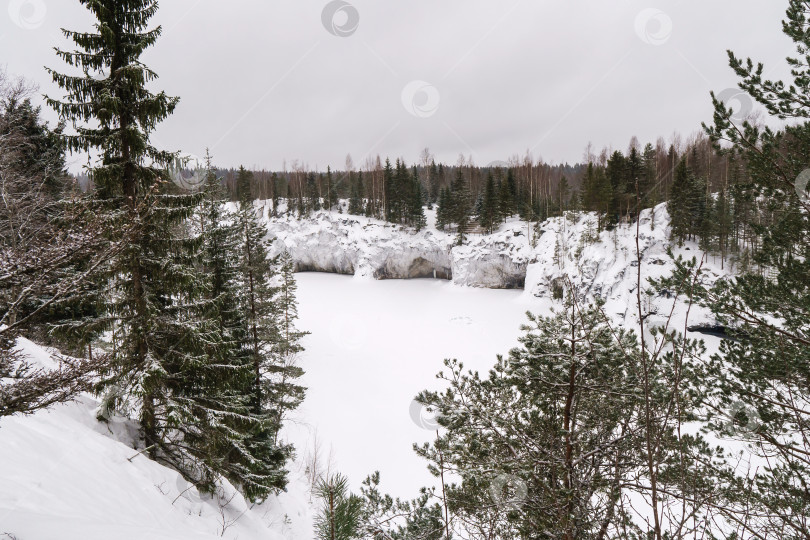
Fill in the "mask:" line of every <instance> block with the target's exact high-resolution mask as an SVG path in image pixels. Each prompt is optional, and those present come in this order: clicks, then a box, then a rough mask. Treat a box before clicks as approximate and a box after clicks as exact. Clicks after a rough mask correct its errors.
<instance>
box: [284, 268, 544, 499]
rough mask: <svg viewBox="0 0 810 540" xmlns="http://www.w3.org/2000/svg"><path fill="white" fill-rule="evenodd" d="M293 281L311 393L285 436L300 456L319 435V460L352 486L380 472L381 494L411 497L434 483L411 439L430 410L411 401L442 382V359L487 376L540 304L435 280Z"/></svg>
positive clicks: (425, 430)
mask: <svg viewBox="0 0 810 540" xmlns="http://www.w3.org/2000/svg"><path fill="white" fill-rule="evenodd" d="M296 277H297V280H298V297H299V301H300V306H299V309H300V316H301V324H300V327H301V328H302V329H306V330H308V331H309V332H311V335H310V336H307V338H306V339H305V340H304V346H305V347H306V351H305V352H304V354H303V355H302V357H301V363H300V365H301V367H303V368H304V369H305V370H306V372H307V373H306V375H305V377H304V385H305V386H306V387H307V388H308V390H307V398H306V400H305V402H304V404H303V406H302V407H301V408H300V409H299V410H298V412H297V414H296V415H295V421H294V422H290V424H289V425H288V428H287V434H288V436H289V438H290V440H292V441H293V442H294V443H295V445H296V448H298V449H299V454H300V455H301V457H302V458H306V456H307V454H309V455H311V454H312V451H313V445H314V444H315V442H316V439H317V441H318V442H319V443H320V445H321V449H320V450H321V458H322V460H323V462H324V464H325V465H326V464H327V463H328V461H329V455H330V453H331V455H332V462H333V463H332V470H333V471H340V472H342V473H344V474H346V475H347V476H348V477H349V479H350V481H351V483H352V485H353V486H354V487H355V488H359V485H360V483H361V482H362V480H363V479H365V477H366V476H367V475H368V474H371V473H373V472H374V471H375V470H379V471H380V473H381V480H382V481H381V487H382V488H383V489H384V490H386V491H389V492H391V494H392V495H397V496H401V497H415V496H416V495H418V489H419V488H420V487H422V486H427V485H433V483H434V481H433V478H432V477H431V475H430V474H429V473H428V472H427V469H426V467H425V463H424V462H423V461H422V460H421V459H420V458H418V457H417V456H416V454H414V452H413V449H412V445H413V443H415V442H418V443H420V444H421V443H423V442H426V441H428V440H429V439H431V438H435V431H432V430H431V429H430V428H431V426H432V425H433V424H432V423H431V420H432V418H431V415H430V414H429V413H427V412H426V411H421V409H420V408H419V407H418V406H414V407H413V409H412V401H413V398H414V397H415V396H416V394H418V393H419V392H420V391H421V390H424V389H428V388H429V389H438V388H440V386H438V385H439V382H440V381H437V380H436V378H435V375H436V373H438V372H439V371H441V370H442V368H443V365H442V361H443V360H444V359H445V358H458V359H459V360H462V361H463V362H464V364H465V366H468V367H470V368H472V369H477V370H481V371H482V372H486V370H487V369H489V367H491V366H492V365H493V364H494V363H495V355H496V354H500V353H506V352H507V351H508V350H509V349H510V348H512V347H513V346H515V345H517V337H518V335H519V334H520V325H521V324H523V323H524V322H525V321H526V318H525V312H526V310H527V309H535V308H539V307H540V305H541V303H542V302H541V301H540V300H538V299H534V300H533V299H531V298H529V297H526V296H524V295H522V294H521V292H520V291H501V290H488V289H470V288H465V287H458V286H455V285H453V284H451V283H449V282H446V281H439V280H433V279H419V280H407V281H406V280H387V281H374V280H370V279H363V278H352V277H349V276H340V275H329V274H322V273H302V274H297V276H296ZM420 412H422V413H423V414H421V415H420ZM414 417H415V418H416V421H415V420H414ZM420 417H421V418H422V419H423V423H422V426H421V427H420V425H418V423H417V422H418V421H419V419H420Z"/></svg>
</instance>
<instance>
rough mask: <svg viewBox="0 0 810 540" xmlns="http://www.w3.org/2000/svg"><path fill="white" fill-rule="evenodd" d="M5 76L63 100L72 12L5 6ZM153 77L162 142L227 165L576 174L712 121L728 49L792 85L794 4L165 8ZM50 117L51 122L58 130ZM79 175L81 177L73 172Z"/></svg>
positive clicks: (87, 21)
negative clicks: (420, 164) (421, 161)
mask: <svg viewBox="0 0 810 540" xmlns="http://www.w3.org/2000/svg"><path fill="white" fill-rule="evenodd" d="M4 3H5V4H6V5H7V8H8V9H7V12H5V13H2V12H0V65H3V64H5V66H6V69H7V71H9V72H10V73H12V74H17V75H25V76H26V77H28V78H29V79H31V80H33V81H35V82H37V83H39V84H40V86H41V89H42V91H43V92H47V93H49V94H51V95H54V96H60V95H61V94H60V92H59V90H57V89H55V88H53V86H52V85H51V84H50V81H49V80H48V79H47V76H46V73H45V71H44V69H43V66H45V65H47V66H49V67H54V68H60V69H62V68H63V66H62V65H61V64H60V61H59V60H58V59H57V58H56V57H55V56H54V54H53V51H52V47H53V46H56V45H62V46H63V45H64V44H65V42H64V40H63V39H62V37H61V35H60V32H59V28H60V27H65V28H69V29H82V30H84V29H87V30H89V29H90V28H91V24H92V19H91V18H90V16H89V14H88V13H87V11H86V10H85V9H84V8H83V7H82V6H81V5H80V4H79V2H78V1H75V0H4ZM160 4H161V9H160V12H159V14H158V15H157V16H156V17H155V19H154V22H155V24H160V25H162V26H163V37H162V38H161V39H160V40H159V41H158V43H157V45H156V46H155V47H154V48H153V49H151V50H150V51H149V52H148V53H147V54H146V55H145V56H144V58H143V59H144V61H145V62H146V63H147V65H149V66H150V67H152V68H153V69H154V70H155V71H157V72H158V74H159V75H160V79H159V81H158V82H157V85H156V86H155V89H164V90H166V91H167V92H168V93H170V94H172V95H178V96H180V97H181V101H180V105H179V107H178V109H177V111H176V113H175V114H174V116H173V117H171V119H169V120H168V121H166V122H165V123H164V124H163V125H162V126H161V127H160V128H159V129H158V131H157V133H156V134H155V137H154V142H155V143H156V144H157V145H159V146H160V147H162V148H165V149H167V150H182V151H184V152H189V153H192V154H197V155H201V154H204V152H205V148H206V147H211V149H212V153H213V154H214V157H215V161H216V163H217V164H218V165H220V166H238V165H240V164H244V165H245V166H248V167H256V168H271V169H280V168H281V167H282V165H283V163H284V162H285V160H286V163H287V165H288V166H289V165H290V164H291V163H292V161H293V160H299V161H301V162H305V163H307V164H308V165H309V166H310V167H312V168H318V169H321V170H323V169H325V168H326V166H327V165H332V167H333V168H342V167H343V163H344V161H345V156H346V154H347V153H350V154H351V155H352V157H353V158H354V162H355V164H358V165H359V164H361V163H362V162H363V161H364V159H365V158H366V157H367V156H370V155H376V154H380V155H382V156H386V155H387V156H391V157H394V156H400V157H404V158H405V159H406V160H407V161H408V162H413V161H415V160H416V159H417V158H418V157H419V154H420V151H421V150H422V149H423V148H425V147H429V148H430V149H431V151H432V152H433V153H434V154H435V155H436V157H437V159H441V160H442V161H445V162H450V163H455V162H456V160H457V157H458V155H459V153H463V154H465V155H472V157H473V159H474V161H475V163H476V164H478V165H485V164H487V163H489V162H491V161H494V160H505V159H507V158H509V157H510V156H512V155H515V154H521V155H523V154H525V152H526V151H527V150H529V151H531V152H532V154H533V156H534V158H535V159H538V158H541V157H542V158H543V159H544V160H546V161H548V162H553V163H560V162H565V161H568V162H575V161H578V160H580V159H581V156H582V155H583V150H584V148H585V145H586V144H587V143H588V142H589V141H591V142H592V143H593V144H594V146H595V147H597V148H600V147H602V146H612V147H614V148H619V149H625V148H626V147H627V144H628V142H629V140H630V137H631V136H633V135H636V136H638V138H639V139H640V140H641V142H642V143H645V142H648V141H650V142H654V141H655V139H656V138H658V137H659V136H664V137H665V138H666V139H668V140H669V138H670V137H671V135H672V134H673V132H675V131H678V132H680V133H682V134H683V135H684V136H688V135H689V134H692V133H694V132H695V131H696V130H698V129H699V127H700V122H701V121H707V120H710V119H711V112H712V109H711V102H710V98H709V91H710V90H715V91H716V92H720V91H723V90H725V89H727V88H731V87H734V86H735V81H736V79H735V77H734V74H733V73H732V72H731V71H730V70H729V68H728V65H727V64H728V62H727V57H726V52H725V51H726V49H729V48H730V49H732V50H734V51H736V52H737V53H739V54H741V55H745V56H753V57H754V59H756V60H761V61H764V62H765V63H766V65H767V66H769V67H770V70H769V72H768V75H771V76H783V75H784V73H785V70H784V68H783V65H784V62H783V59H784V57H785V56H787V55H788V54H790V53H792V51H793V49H792V46H791V43H790V41H789V40H788V39H787V38H786V37H785V36H783V35H782V34H781V23H780V21H781V20H782V18H783V16H784V10H785V8H786V7H787V2H786V1H785V0H756V1H754V0H706V1H701V2H697V1H694V0H693V1H687V0H681V1H666V0H661V1H655V0H653V1H648V0H639V1H636V0H572V1H562V0H554V1H549V0H499V1H495V0H490V1H477V0H408V1H404V0H400V1H382V0H351V2H345V1H342V0H338V1H337V2H327V1H324V0H283V1H282V0H229V1H223V0H162V1H161V3H160ZM48 117H49V118H52V117H53V115H52V113H48ZM74 168H75V165H74Z"/></svg>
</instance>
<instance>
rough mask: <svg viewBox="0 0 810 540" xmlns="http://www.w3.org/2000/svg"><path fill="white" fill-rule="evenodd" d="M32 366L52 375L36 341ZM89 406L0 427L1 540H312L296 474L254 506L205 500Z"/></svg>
mask: <svg viewBox="0 0 810 540" xmlns="http://www.w3.org/2000/svg"><path fill="white" fill-rule="evenodd" d="M19 345H20V347H21V349H22V350H23V351H24V352H25V354H26V355H27V356H28V359H29V361H30V362H32V363H35V364H39V365H42V366H48V367H51V366H52V361H51V359H50V355H49V353H48V352H47V351H46V350H44V349H42V348H40V347H38V346H37V345H35V344H33V343H31V342H30V341H27V340H24V339H22V340H20V342H19ZM97 407H98V402H97V401H96V400H95V399H93V398H91V397H89V396H82V397H81V398H80V399H79V400H78V401H77V402H76V403H70V404H65V405H60V406H57V407H54V408H52V409H51V410H49V411H45V412H39V413H37V414H35V415H33V416H27V417H21V416H14V417H10V418H3V419H2V420H0V538H16V539H18V540H50V539H57V538H58V539H60V540H74V539H75V540H96V539H98V540H109V539H112V538H115V539H118V540H146V539H149V540H163V539H165V540H187V539H188V540H192V539H193V540H203V539H212V540H213V539H214V538H232V539H236V538H239V539H240V540H248V539H257V540H258V539H281V538H296V539H298V538H301V539H305V538H309V537H310V535H311V517H310V510H309V504H308V491H307V490H308V488H307V483H306V481H305V479H304V478H303V475H302V474H301V473H300V472H299V471H298V466H297V465H296V464H292V466H293V471H292V473H291V482H290V486H289V490H288V492H287V493H282V494H281V495H279V496H278V497H274V498H272V499H271V500H269V501H267V502H265V503H264V504H261V505H255V506H251V505H250V504H249V503H247V502H246V501H245V500H244V498H242V497H241V496H240V495H239V494H238V493H237V492H236V491H235V490H234V489H233V487H232V486H230V485H228V484H226V485H224V486H222V493H221V495H222V496H221V497H220V498H217V497H214V498H212V497H209V496H200V494H199V493H198V492H197V490H196V489H195V488H194V487H192V486H190V484H189V483H188V482H186V481H185V480H184V479H183V478H182V477H181V476H180V475H178V474H177V473H176V472H174V471H172V470H170V469H167V468H165V467H163V466H161V465H158V464H157V463H155V462H153V461H151V460H149V459H147V458H146V457H144V456H142V455H138V454H137V451H136V450H133V448H132V446H133V445H132V444H131V443H132V440H133V437H134V436H135V435H136V433H137V430H136V428H135V426H134V424H133V423H132V422H131V421H128V420H125V419H123V418H114V419H113V420H112V421H111V422H110V423H100V422H98V421H97V420H96V418H95V411H96V408H97Z"/></svg>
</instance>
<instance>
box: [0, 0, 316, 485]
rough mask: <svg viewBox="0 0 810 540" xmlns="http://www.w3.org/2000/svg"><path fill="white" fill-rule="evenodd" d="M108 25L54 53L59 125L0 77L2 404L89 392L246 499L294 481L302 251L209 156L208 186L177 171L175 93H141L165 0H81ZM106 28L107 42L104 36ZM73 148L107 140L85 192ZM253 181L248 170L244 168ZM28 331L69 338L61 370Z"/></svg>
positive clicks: (185, 467)
mask: <svg viewBox="0 0 810 540" xmlns="http://www.w3.org/2000/svg"><path fill="white" fill-rule="evenodd" d="M85 4H86V7H87V8H88V9H89V10H90V12H91V13H92V15H93V16H94V17H95V18H96V19H97V21H98V23H97V25H98V26H97V27H98V28H102V29H104V32H106V33H105V35H104V36H105V37H104V38H102V35H100V34H98V33H97V34H86V33H84V32H72V31H66V32H65V33H66V35H67V37H68V38H69V39H71V40H72V41H73V42H74V44H75V45H76V47H77V50H75V51H63V50H58V51H57V54H58V56H59V57H60V58H61V59H62V60H64V61H65V62H66V63H67V64H68V65H70V66H78V67H80V68H82V69H81V70H80V71H79V72H78V74H75V75H71V74H63V73H60V72H59V71H56V70H48V72H49V74H50V75H51V77H52V78H53V81H54V82H55V83H56V85H57V86H58V87H60V88H62V89H63V90H64V91H65V94H66V96H65V97H64V98H63V99H54V98H46V101H47V103H48V104H49V105H50V106H51V107H53V108H54V109H55V110H56V112H57V113H58V114H59V117H60V118H61V119H62V120H63V121H64V122H71V123H72V124H73V125H75V126H77V127H78V129H77V130H76V133H75V134H69V135H68V134H65V133H64V132H63V130H62V125H61V124H60V125H59V126H57V128H56V129H54V130H51V128H49V126H47V125H46V124H44V123H42V121H41V120H40V117H39V109H38V108H36V107H33V106H32V104H31V102H30V100H29V99H28V95H29V94H30V92H31V89H30V88H27V87H26V85H25V84H24V83H22V82H15V81H10V80H8V78H7V77H5V76H4V75H3V76H0V105H2V109H0V189H1V190H2V204H0V345H2V346H0V377H2V383H0V416H3V415H9V414H16V413H23V414H25V413H30V412H33V411H35V410H37V409H40V408H43V407H45V406H48V405H50V404H52V403H54V402H57V401H63V400H67V399H71V398H73V397H75V396H76V395H77V393H78V392H81V391H93V392H95V393H96V394H98V395H100V396H101V398H102V403H101V407H100V410H99V420H101V421H106V420H108V419H109V418H110V417H111V415H112V414H115V413H118V414H123V415H127V416H130V417H134V418H135V419H137V421H138V423H139V426H140V441H139V447H138V450H140V452H139V453H141V454H143V455H146V456H148V457H150V458H151V459H154V460H155V461H158V462H160V463H163V464H165V465H168V466H170V467H172V468H174V469H175V470H177V471H179V472H180V473H182V474H183V476H184V477H185V478H187V479H188V480H189V481H191V482H193V483H194V485H196V486H197V487H198V488H199V489H200V490H201V491H205V492H212V493H213V492H216V491H217V489H218V486H219V484H220V481H221V479H223V478H225V479H227V480H229V481H230V482H232V483H233V484H234V485H235V486H237V487H238V488H240V489H241V491H242V492H243V493H244V495H245V496H246V497H247V498H248V499H250V500H260V499H265V498H266V497H267V496H268V495H270V494H272V493H275V492H277V491H279V490H282V489H284V487H285V486H286V483H287V478H286V475H287V473H286V469H285V467H286V463H287V461H288V460H289V459H290V458H291V456H292V453H293V448H292V447H291V446H290V445H289V444H287V443H285V442H284V441H283V440H281V439H280V437H279V432H280V430H281V426H282V423H283V421H284V419H285V417H286V415H287V414H288V413H289V411H291V410H293V409H295V408H296V407H297V406H298V405H299V404H300V403H301V401H302V400H303V397H304V388H303V387H302V386H301V385H300V384H299V383H298V380H299V378H300V377H301V375H302V373H303V372H302V370H301V368H300V367H298V366H297V365H296V355H297V354H298V353H299V352H300V351H301V350H302V348H301V344H300V342H301V338H302V337H303V335H304V334H303V333H302V332H300V331H298V330H297V329H296V321H297V307H296V295H295V293H296V286H295V279H294V276H293V271H294V265H293V262H292V260H291V258H290V257H289V255H287V254H281V255H280V256H278V257H271V256H270V245H269V240H268V239H267V235H266V229H265V227H264V224H263V223H262V221H261V219H260V210H259V209H257V208H256V207H255V206H254V203H253V200H252V199H251V198H248V197H247V196H243V197H241V198H240V199H239V201H238V203H237V204H236V205H235V208H236V210H234V211H228V210H227V209H226V208H227V207H228V205H227V202H228V196H227V193H226V192H225V190H224V189H223V187H222V186H223V182H222V179H221V178H220V177H218V176H217V174H216V172H215V170H214V168H213V165H212V163H211V158H210V157H207V159H206V164H205V167H204V171H203V176H202V179H203V184H202V186H201V189H199V190H196V191H195V192H193V193H189V192H187V191H183V190H181V189H179V188H178V187H177V186H175V185H174V184H172V182H171V181H169V174H168V169H167V167H168V165H169V164H170V163H171V162H172V161H173V160H174V159H175V157H176V156H175V154H173V153H170V152H165V151H162V150H159V149H157V148H155V147H153V146H152V145H151V143H150V135H151V132H152V130H153V129H154V127H155V126H156V125H157V124H158V123H159V122H161V121H162V120H164V119H165V118H166V117H167V116H168V115H170V114H171V113H172V111H173V110H174V108H175V106H176V104H177V98H173V97H169V96H167V95H166V94H165V93H162V92H161V93H152V92H150V91H149V90H147V88H146V87H147V84H148V83H149V81H151V80H153V79H155V78H156V75H155V74H154V73H153V72H151V71H150V70H149V68H147V67H146V66H145V65H143V64H142V63H141V62H140V58H139V57H140V54H141V53H142V52H143V51H144V50H145V49H147V48H148V47H149V46H151V45H152V44H153V43H154V41H155V39H156V38H157V36H158V35H159V34H160V28H156V29H151V30H150V29H148V28H147V27H148V24H149V20H150V18H151V17H152V16H153V15H154V13H155V11H156V8H157V4H156V3H155V2H152V1H148V0H143V1H138V0H133V1H131V2H125V3H122V2H119V1H113V0H102V1H99V2H91V3H85ZM108 36H111V37H110V39H106V37H108ZM65 152H87V153H90V154H94V153H97V154H98V155H99V157H98V159H97V160H96V161H95V162H94V163H93V165H92V166H91V167H89V169H88V173H89V178H90V179H91V180H92V184H93V189H91V190H88V191H86V192H82V190H81V189H79V186H78V185H77V182H75V181H74V180H73V179H71V178H70V177H69V176H68V174H67V172H66V171H65ZM237 181H238V185H239V186H241V187H242V189H241V190H240V192H241V193H242V194H243V195H246V194H247V193H248V192H249V189H248V187H249V186H250V185H251V184H253V183H254V180H253V178H252V174H251V173H249V172H248V171H245V170H244V169H242V170H240V171H239V174H238V175H237ZM23 334H24V335H27V336H31V337H33V338H36V339H38V340H40V341H43V342H45V343H48V344H50V345H53V346H56V347H58V348H59V349H61V350H63V351H67V352H69V353H71V355H72V356H73V358H67V357H65V358H63V365H62V366H60V369H58V370H53V371H48V370H43V369H37V368H36V367H34V366H30V365H27V364H26V362H25V359H24V358H20V357H19V354H17V353H16V352H15V350H16V349H15V341H16V338H17V337H18V336H20V335H23Z"/></svg>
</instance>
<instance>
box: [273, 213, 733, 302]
mask: <svg viewBox="0 0 810 540" xmlns="http://www.w3.org/2000/svg"><path fill="white" fill-rule="evenodd" d="M267 227H268V233H269V235H270V236H271V237H273V238H274V242H273V249H272V251H273V254H277V253H280V252H281V251H282V250H287V251H288V252H289V253H290V254H291V255H292V257H293V260H294V261H295V263H296V267H297V269H298V271H301V272H308V271H310V272H331V273H338V274H350V275H355V276H360V277H367V278H373V279H414V278H437V279H447V280H452V281H453V283H455V284H457V285H463V286H468V287H485V288H491V289H525V290H526V292H527V294H531V295H533V296H536V297H547V298H551V299H555V300H559V299H561V298H563V297H564V295H565V292H566V290H567V289H569V288H573V289H574V290H575V291H576V293H577V296H578V297H580V298H585V297H591V298H601V299H603V300H605V301H607V302H608V303H609V304H614V303H615V305H617V306H622V305H623V306H626V305H630V304H631V303H632V302H630V298H629V296H628V295H631V296H634V295H635V291H636V289H637V285H636V284H637V282H638V272H639V270H641V274H642V280H643V282H644V283H645V284H646V283H647V279H648V278H658V277H663V276H665V275H669V274H670V273H671V272H672V270H673V265H672V262H671V261H670V259H669V256H668V255H667V250H668V249H669V248H670V247H671V245H670V242H669V216H668V214H667V211H666V205H665V204H664V205H659V206H658V207H656V208H655V209H654V210H649V209H648V210H644V211H643V212H642V213H641V220H640V223H639V224H638V228H637V227H636V224H621V225H619V226H617V227H616V228H615V229H613V230H611V231H601V232H600V231H598V230H597V220H596V216H595V215H592V214H588V213H576V212H570V213H568V214H567V216H566V217H565V218H562V217H558V218H551V219H549V220H546V221H545V222H543V223H541V224H539V225H538V226H537V227H534V230H531V231H530V230H528V229H527V225H526V223H525V222H519V221H510V222H508V223H506V224H504V225H502V226H501V227H500V229H499V230H498V231H496V232H495V233H494V234H491V235H470V236H469V237H468V238H467V240H466V241H465V243H464V245H462V246H457V245H455V244H456V238H455V235H454V234H452V233H445V232H443V231H439V230H436V229H435V228H431V227H428V228H426V229H424V230H422V231H420V232H414V231H413V230H410V229H406V228H403V227H400V226H394V225H391V224H388V223H383V222H381V221H378V220H374V219H369V218H365V217H359V216H349V215H346V214H339V213H335V212H332V213H329V212H323V211H321V212H317V213H315V214H313V215H312V216H311V217H309V218H307V219H303V220H298V219H295V218H292V217H287V216H284V217H279V218H268V219H267ZM637 233H638V247H639V248H640V251H641V262H640V264H639V260H638V254H637V253H636V234H637ZM529 235H531V236H532V241H531V242H530V241H529ZM695 247H696V246H692V248H695ZM674 252H675V254H676V255H678V254H683V255H685V256H688V257H690V258H691V257H692V256H693V254H695V251H694V249H693V250H691V251H690V247H689V246H688V245H687V246H685V247H684V248H682V249H681V248H677V247H675V248H674ZM712 266H713V265H711V264H708V265H707V266H706V267H705V269H708V270H710V273H714V274H716V275H717V276H719V275H720V274H722V273H728V271H723V270H720V269H717V270H714V269H712V268H711V267H712ZM639 267H640V268H639ZM645 288H646V285H645ZM628 302H630V303H628ZM651 307H652V306H651ZM623 309H624V308H623Z"/></svg>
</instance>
